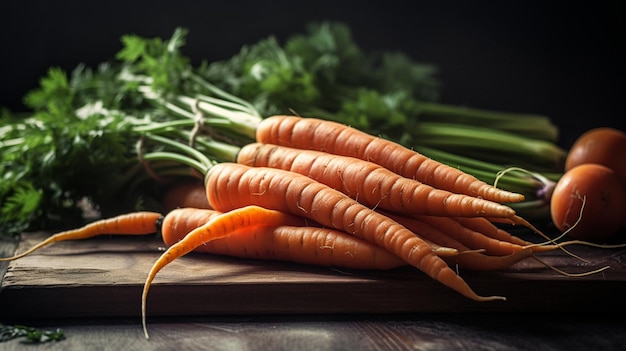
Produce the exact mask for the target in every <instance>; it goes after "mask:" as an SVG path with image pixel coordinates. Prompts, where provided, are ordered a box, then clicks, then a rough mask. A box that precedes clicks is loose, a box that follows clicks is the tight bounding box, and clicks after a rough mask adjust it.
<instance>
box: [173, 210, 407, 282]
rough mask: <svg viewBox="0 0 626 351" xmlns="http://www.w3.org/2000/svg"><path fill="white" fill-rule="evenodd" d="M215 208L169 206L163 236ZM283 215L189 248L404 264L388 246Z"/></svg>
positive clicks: (342, 263) (359, 265) (346, 264)
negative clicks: (274, 222)
mask: <svg viewBox="0 0 626 351" xmlns="http://www.w3.org/2000/svg"><path fill="white" fill-rule="evenodd" d="M220 214H221V212H218V211H215V210H207V209H195V208H181V209H177V210H174V211H172V212H170V213H168V214H167V216H165V218H164V220H163V222H162V225H161V233H162V238H163V242H164V243H165V244H166V245H167V246H172V245H174V244H175V243H177V242H178V241H180V240H182V239H183V238H184V237H185V236H186V235H187V234H188V233H190V232H192V231H193V230H194V229H195V228H198V227H200V226H201V225H203V224H205V223H207V222H208V221H209V220H211V219H213V218H215V217H217V216H219V215H220ZM285 219H286V221H285V223H284V224H280V225H277V226H256V227H246V228H243V229H240V230H237V231H235V232H233V233H232V234H230V235H229V236H228V237H225V238H220V239H216V240H212V241H209V242H206V243H203V244H202V245H200V246H198V247H197V248H196V249H194V252H203V253H209V254H215V255H226V256H233V257H240V258H249V259H257V260H277V261H291V262H296V263H303V264H311V265H318V266H335V267H342V268H354V269H377V270H386V269H391V268H396V267H400V266H404V265H406V263H405V262H404V261H402V260H401V259H400V258H398V257H397V256H395V255H393V254H391V253H390V252H388V251H386V250H384V249H382V248H380V247H378V246H376V245H372V244H371V243H369V242H367V241H364V240H362V239H360V238H357V237H355V236H352V235H348V234H346V233H344V232H341V231H339V230H334V229H330V228H323V227H319V226H309V224H310V221H307V220H306V219H304V218H297V217H295V216H287V217H285Z"/></svg>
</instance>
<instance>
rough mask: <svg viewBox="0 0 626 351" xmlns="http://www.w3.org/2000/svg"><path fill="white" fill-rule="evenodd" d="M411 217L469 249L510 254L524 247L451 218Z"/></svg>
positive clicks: (491, 253)
mask: <svg viewBox="0 0 626 351" xmlns="http://www.w3.org/2000/svg"><path fill="white" fill-rule="evenodd" d="M413 218H414V219H416V220H419V221H422V222H424V223H427V224H429V225H430V226H432V227H434V228H437V229H438V230H440V231H441V232H443V233H446V234H447V235H449V236H451V237H452V238H454V239H457V240H458V241H459V242H461V243H463V244H464V245H466V246H467V247H469V248H471V249H483V250H484V252H485V253H486V254H489V255H510V254H512V253H515V252H517V251H521V250H523V249H524V246H521V245H518V244H513V243H511V242H508V241H503V240H496V239H493V238H491V237H489V236H486V235H484V234H483V233H480V232H477V231H474V230H472V229H470V228H467V227H465V226H463V225H461V223H459V222H457V221H455V220H454V219H453V218H449V217H435V216H413Z"/></svg>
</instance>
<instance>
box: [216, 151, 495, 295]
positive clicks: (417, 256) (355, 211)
mask: <svg viewBox="0 0 626 351" xmlns="http://www.w3.org/2000/svg"><path fill="white" fill-rule="evenodd" d="M205 179H206V188H207V196H208V199H209V204H210V205H211V207H212V208H214V209H216V210H218V211H222V212H226V211H230V210H233V209H237V208H241V207H243V206H247V205H257V206H261V207H264V208H268V209H274V210H278V211H282V212H287V213H291V214H294V215H297V216H303V217H307V218H309V219H312V220H314V221H316V222H318V223H320V224H321V225H324V226H328V227H331V228H335V229H339V230H342V231H345V232H347V233H349V234H352V235H356V236H358V237H361V238H363V239H364V240H367V241H369V242H371V243H374V244H376V245H379V246H382V247H384V248H386V249H387V250H389V251H390V252H392V253H394V254H396V255H397V256H398V257H400V258H402V259H404V260H405V261H406V262H407V263H408V264H410V265H412V266H414V267H416V268H418V269H419V270H421V271H423V272H424V273H426V274H427V275H428V276H430V277H432V278H433V279H435V280H437V281H439V282H441V283H442V284H444V285H446V286H448V287H449V288H451V289H453V290H455V291H457V292H459V293H461V294H463V295H464V296H466V297H468V298H471V299H474V300H477V301H490V300H503V299H504V297H500V296H487V297H485V296H479V295H478V294H476V293H475V292H474V291H473V290H472V289H471V288H470V287H469V285H468V284H467V283H466V282H465V281H464V280H463V279H462V278H461V277H459V276H458V275H456V273H455V272H454V271H453V270H452V269H450V267H448V265H447V264H446V262H445V261H443V260H442V259H441V258H440V257H438V256H437V255H436V254H435V253H434V252H433V250H432V248H431V247H430V246H429V244H428V243H427V242H425V241H424V240H422V239H421V238H419V237H418V236H416V235H414V234H413V232H411V231H410V230H408V229H406V228H405V227H403V226H402V225H400V224H398V223H397V222H395V221H393V220H391V219H390V218H388V217H386V216H384V215H382V214H380V213H377V212H375V211H373V210H372V209H370V208H368V207H366V206H364V205H362V204H360V203H359V202H357V201H355V200H354V199H351V198H350V197H348V196H347V195H345V194H344V193H342V192H340V191H338V190H335V189H332V188H330V187H328V186H327V185H324V184H321V183H319V182H317V181H315V180H313V179H311V178H309V177H306V176H304V175H301V174H297V173H294V172H289V171H285V170H279V169H274V168H266V167H248V166H245V165H241V164H236V163H219V164H217V165H215V166H213V167H211V168H210V169H209V170H208V172H207V173H206V178H205Z"/></svg>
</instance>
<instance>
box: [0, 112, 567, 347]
mask: <svg viewBox="0 0 626 351" xmlns="http://www.w3.org/2000/svg"><path fill="white" fill-rule="evenodd" d="M256 140H257V142H255V143H250V144H247V145H244V146H242V147H236V146H234V145H232V144H225V143H221V142H218V141H216V140H210V141H209V140H204V141H202V143H203V145H204V146H205V147H210V148H212V150H213V154H219V155H221V157H223V158H227V157H229V158H230V159H228V160H226V159H222V160H221V161H219V162H217V161H216V160H215V159H212V158H211V157H209V156H208V155H207V154H206V153H204V152H201V151H199V149H198V148H195V147H193V146H190V145H189V144H186V143H183V142H181V141H179V140H174V139H170V138H165V137H163V136H158V135H155V134H151V133H146V134H145V135H144V140H143V141H142V143H141V145H140V150H141V148H143V147H146V145H148V144H149V143H154V144H155V147H154V149H153V151H150V152H145V153H143V152H142V153H141V160H142V162H144V163H145V165H146V167H151V166H155V165H156V164H158V163H159V162H167V163H168V164H169V165H170V166H171V164H172V163H173V162H174V163H179V164H180V165H184V166H185V167H188V166H191V167H192V168H194V170H195V171H197V173H198V174H200V175H201V176H202V178H203V180H204V181H203V183H198V184H199V186H200V187H201V189H202V190H203V191H204V192H205V194H206V197H205V198H204V199H206V202H203V203H202V204H200V205H198V206H197V207H205V208H206V209H204V210H201V209H197V208H196V209H194V208H184V209H183V208H181V209H175V210H172V211H171V212H169V213H168V214H167V215H165V216H163V215H161V214H159V213H154V212H139V213H130V214H127V215H122V216H120V217H114V218H110V219H106V220H101V221H96V222H94V223H91V224H89V225H88V226H86V227H84V228H80V229H77V230H72V231H68V232H63V233H59V234H57V235H53V236H51V237H50V238H48V239H47V240H46V241H44V242H42V243H41V244H40V245H37V246H36V247H34V248H32V249H31V250H29V251H27V252H24V253H22V254H20V255H17V256H14V257H10V258H6V259H3V260H8V259H16V258H19V257H23V256H24V255H27V254H29V253H31V252H32V251H34V250H36V249H39V248H40V247H42V246H45V245H47V244H49V243H51V242H56V241H61V240H68V239H80V238H87V237H91V236H94V235H100V234H137V235H143V234H149V233H154V232H157V231H160V232H161V234H162V236H163V239H164V241H165V243H166V244H167V245H168V246H169V248H168V249H167V250H166V251H165V252H164V253H163V254H162V255H161V257H160V258H159V259H158V260H157V261H156V262H155V264H154V266H153V268H152V269H151V271H150V272H149V275H148V278H147V280H146V282H145V286H144V292H143V295H142V314H143V325H144V330H145V333H146V336H148V334H147V330H146V324H145V315H146V298H147V293H148V290H149V287H150V285H151V283H152V281H153V279H154V278H155V276H156V274H157V273H158V271H159V270H161V269H162V268H163V267H165V266H166V265H167V264H168V263H170V262H171V261H173V260H174V259H176V258H178V257H181V256H183V255H185V254H187V253H189V252H191V251H194V250H198V251H205V252H211V253H219V254H227V255H235V256H241V257H251V258H257V259H278V260H292V261H296V262H302V263H308V264H320V265H336V266H344V267H351V268H364V269H389V268H394V267H398V266H402V265H411V266H413V267H415V268H417V269H419V270H420V271H422V272H424V273H425V274H427V275H428V276H430V277H432V278H433V279H435V280H437V281H439V282H441V283H442V284H444V285H446V286H448V287H449V288H451V289H453V290H455V291H457V292H459V293H460V294H462V295H464V296H466V297H468V298H470V299H473V300H476V301H491V300H504V299H505V298H504V297H501V296H481V295H479V294H477V293H476V292H474V291H473V290H472V289H471V287H470V286H469V285H468V284H467V283H466V282H465V281H464V280H463V278H462V277H460V276H459V275H458V274H457V272H456V271H455V270H454V269H453V268H452V266H457V267H461V268H467V269H475V270H495V269H503V268H506V267H509V266H510V265H512V264H514V263H516V262H518V261H520V260H523V259H525V258H528V257H531V256H532V255H533V254H534V253H536V252H542V251H546V250H553V249H555V248H559V247H562V244H550V242H548V243H547V244H533V243H530V242H527V241H525V240H522V239H520V238H518V237H515V236H513V235H511V234H509V233H508V232H507V231H505V230H503V229H501V227H499V226H497V225H496V224H494V222H495V223H508V224H519V225H524V226H528V227H529V228H532V229H534V228H533V227H532V225H531V224H530V223H528V222H526V221H525V220H524V219H523V218H521V217H519V216H517V215H516V214H515V211H514V210H512V209H511V208H510V207H508V206H506V205H505V204H504V203H507V202H516V201H522V200H523V198H524V197H523V196H521V195H519V194H516V193H511V192H508V191H504V190H501V189H498V188H496V187H494V186H491V185H488V184H486V183H484V182H482V181H479V180H477V179H476V178H474V177H472V176H470V175H468V174H465V173H463V172H461V171H458V170H457V169H454V168H451V167H449V166H446V165H443V164H441V163H438V162H435V161H433V160H432V159H429V158H427V157H425V156H423V155H421V154H419V153H417V152H415V151H412V150H410V149H407V148H405V147H403V146H400V145H399V144H396V143H394V142H392V141H388V140H385V139H382V138H378V137H375V136H372V135H369V134H367V133H364V132H361V131H359V130H356V129H354V128H350V127H348V126H345V125H341V124H338V123H335V122H329V121H325V120H320V119H315V118H302V117H297V116H273V117H270V118H265V119H263V120H262V121H261V122H260V123H259V124H258V125H257V127H256ZM198 141H199V139H196V140H195V142H194V143H192V144H195V143H197V142H198ZM157 146H158V147H157ZM154 150H156V151H154ZM216 150H219V151H220V152H216ZM181 205H182V204H181ZM175 206H177V205H175ZM535 230H536V229H535ZM538 232H539V231H538ZM539 233H540V232H539Z"/></svg>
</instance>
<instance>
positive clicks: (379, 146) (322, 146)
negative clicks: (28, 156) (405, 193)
mask: <svg viewBox="0 0 626 351" xmlns="http://www.w3.org/2000/svg"><path fill="white" fill-rule="evenodd" d="M256 141H257V142H261V143H268V144H277V145H283V146H289V147H294V148H298V149H308V150H318V151H324V152H328V153H331V154H337V155H343V156H350V157H355V158H360V159H363V160H367V161H370V162H374V163H377V164H380V165H381V166H383V167H385V168H388V169H390V170H391V171H393V172H396V173H398V174H400V175H402V176H404V177H407V178H415V179H417V180H419V181H420V182H422V183H425V184H428V185H431V186H433V187H435V188H439V189H444V190H448V191H451V192H455V193H462V194H467V195H471V196H475V197H481V198H483V199H487V200H491V201H495V202H519V201H523V200H524V196H523V195H522V194H517V193H511V192H508V191H505V190H502V189H498V188H496V187H494V186H492V185H489V184H487V183H485V182H483V181H481V180H478V179H477V178H475V177H473V176H471V175H469V174H467V173H464V172H462V171H460V170H458V169H455V168H453V167H450V166H447V165H444V164H442V163H439V162H436V161H434V160H432V159H430V158H428V157H426V156H424V155H422V154H420V153H418V152H416V151H413V150H410V149H408V148H406V147H404V146H402V145H400V144H397V143H395V142H392V141H389V140H386V139H383V138H379V137H375V136H373V135H370V134H367V133H365V132H362V131H359V130H357V129H355V128H351V127H349V126H346V125H343V124H341V123H336V122H332V121H327V120H322V119H316V118H302V117H296V116H272V117H268V118H266V119H264V120H263V121H262V122H261V123H260V124H259V126H258V127H257V130H256Z"/></svg>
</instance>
